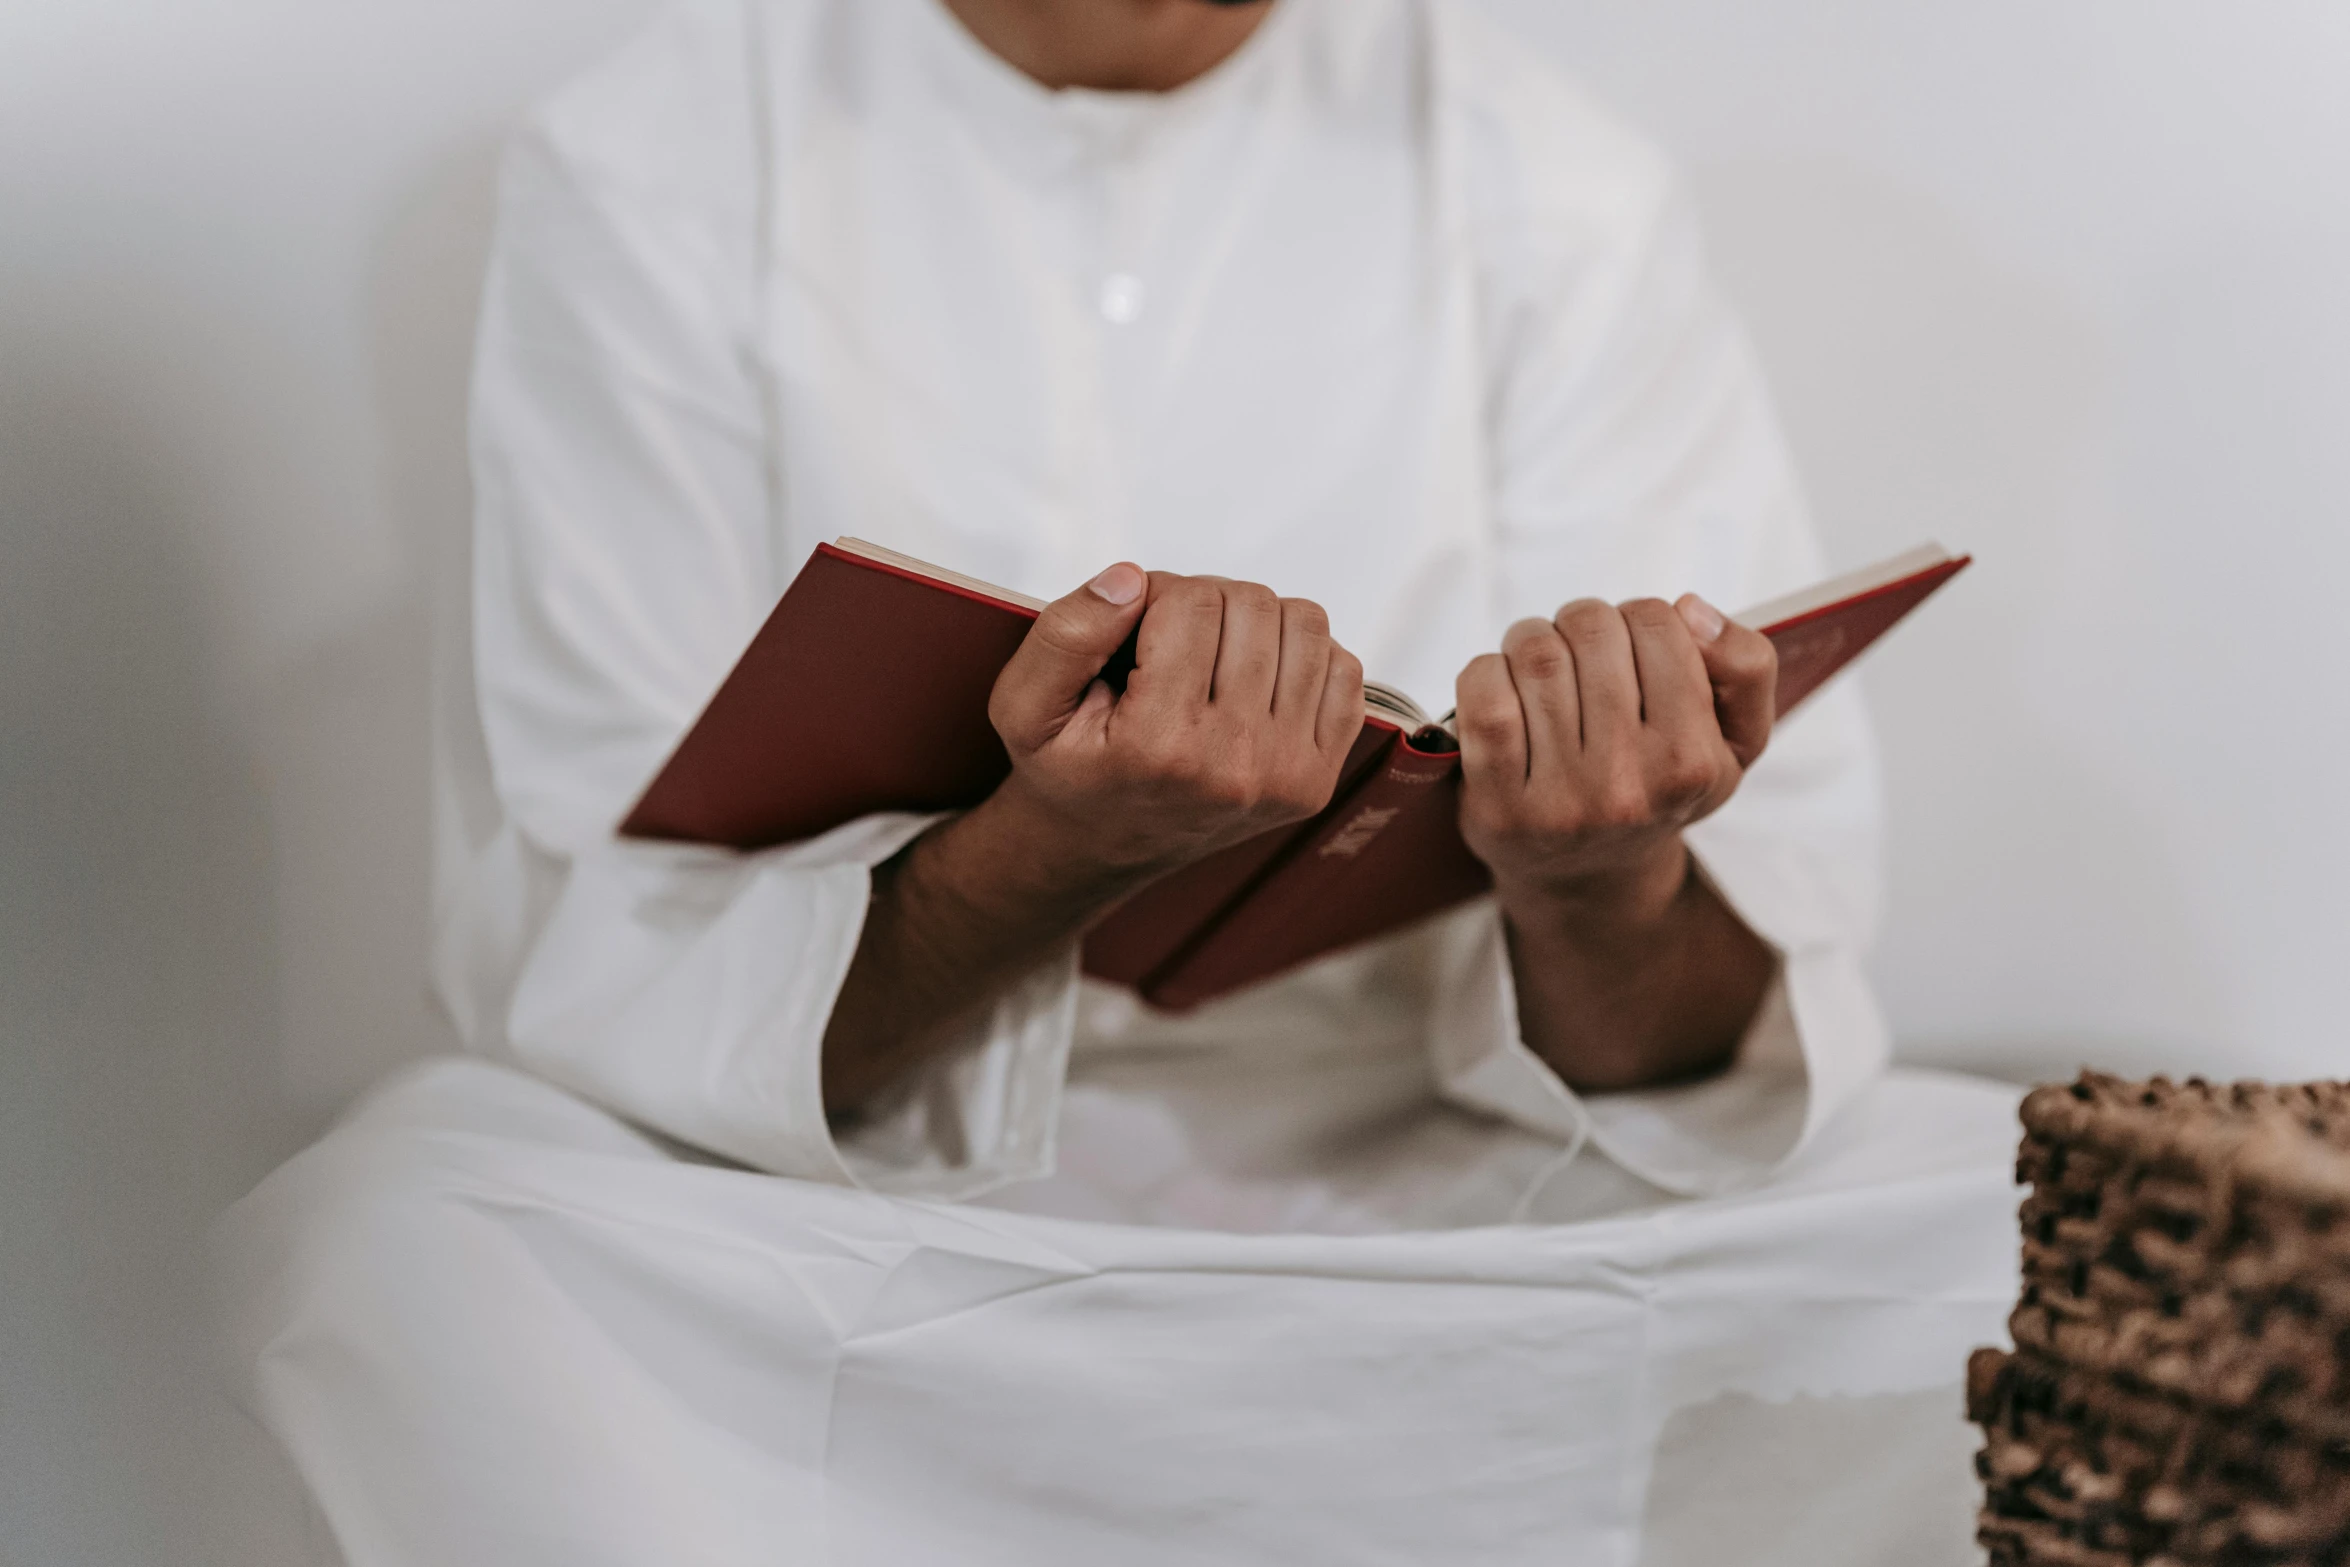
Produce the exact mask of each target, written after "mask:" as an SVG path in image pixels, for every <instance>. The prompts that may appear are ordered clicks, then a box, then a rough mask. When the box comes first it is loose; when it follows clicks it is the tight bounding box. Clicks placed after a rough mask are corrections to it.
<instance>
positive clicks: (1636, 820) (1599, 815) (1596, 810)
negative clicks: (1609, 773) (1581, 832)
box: [1591, 777, 1655, 832]
mask: <svg viewBox="0 0 2350 1567" xmlns="http://www.w3.org/2000/svg"><path fill="white" fill-rule="evenodd" d="M1654 816H1655V811H1654V808H1653V806H1652V805H1651V803H1650V801H1649V798H1648V790H1647V789H1646V788H1645V787H1644V786H1643V785H1642V784H1641V782H1640V781H1639V780H1638V779H1636V778H1628V777H1615V778H1611V779H1609V780H1608V781H1607V782H1606V783H1605V784H1603V785H1601V786H1600V790H1599V793H1598V794H1597V795H1596V796H1595V797H1594V798H1593V800H1592V802H1591V819H1592V823H1593V825H1594V826H1597V827H1601V828H1605V829H1609V830H1612V831H1617V832H1621V831H1625V830H1628V829H1630V828H1635V827H1645V826H1647V825H1648V823H1649V822H1650V821H1651V820H1652V819H1653V818H1654Z"/></svg>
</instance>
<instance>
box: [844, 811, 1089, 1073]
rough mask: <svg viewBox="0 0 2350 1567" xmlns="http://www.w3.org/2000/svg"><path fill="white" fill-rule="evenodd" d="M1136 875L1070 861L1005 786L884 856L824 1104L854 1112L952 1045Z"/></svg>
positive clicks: (853, 966) (848, 982)
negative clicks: (894, 854) (1003, 792)
mask: <svg viewBox="0 0 2350 1567" xmlns="http://www.w3.org/2000/svg"><path fill="white" fill-rule="evenodd" d="M1132 885H1133V878H1132V877H1131V876H1122V875H1120V874H1118V873H1115V872H1112V871H1107V870H1100V869H1096V868H1092V867H1087V866H1085V865H1082V864H1072V863H1067V862H1066V861H1065V860H1064V858H1063V857H1061V856H1059V855H1056V854H1055V853H1054V852H1053V846H1052V844H1051V843H1050V841H1049V837H1048V835H1046V834H1044V833H1042V832H1040V831H1036V830H1031V828H1030V824H1028V823H1027V822H1026V821H1025V820H1024V818H1023V813H1022V812H1021V811H1020V809H1019V807H1018V805H1017V803H1016V802H1014V801H1012V800H1010V799H1009V798H1007V797H1006V796H1004V795H998V796H997V797H996V798H993V799H990V800H989V801H987V802H986V803H984V804H982V805H980V806H979V807H978V808H977V809H975V810H972V811H970V812H968V813H966V814H965V815H962V816H960V817H956V818H953V819H951V820H949V821H946V822H942V823H940V824H939V825H938V826H937V827H935V828H933V829H931V830H930V831H929V832H927V833H925V834H923V835H922V836H921V837H920V838H918V839H916V840H915V841H914V842H913V843H912V844H911V845H910V846H908V848H907V849H906V850H905V851H904V852H902V853H900V854H899V855H898V856H897V857H896V858H894V859H892V860H890V861H888V862H887V863H885V864H883V865H881V866H878V867H876V868H875V870H874V876H873V901H872V906H871V907H870V908H869V909H868V910H867V912H866V916H865V929H864V933H863V935H862V936H861V937H860V939H859V941H858V944H857V952H856V956H855V957H854V958H853V959H852V960H851V961H850V964H849V972H848V975H847V977H846V979H844V980H843V982H842V984H841V991H840V996H839V998H838V1000H837V1001H836V1002H835V1003H834V1006H833V1012H832V1019H831V1022H830V1023H829V1024H828V1025H827V1027H826V1029H825V1033H824V1055H823V1084H824V1105H825V1109H826V1111H827V1112H829V1113H830V1114H832V1115H834V1116H839V1115H842V1114H844V1113H849V1112H853V1111H855V1110H857V1109H858V1108H860V1107H862V1106H863V1105H865V1104H867V1103H869V1102H870V1101H871V1100H872V1099H873V1097H874V1096H875V1095H877V1094H879V1093H881V1092H882V1091H883V1090H884V1089H886V1088H888V1087H889V1086H891V1085H892V1084H894V1083H896V1082H898V1081H900V1080H901V1079H903V1078H905V1077H906V1076H908V1075H909V1074H911V1073H912V1072H914V1071H916V1070H917V1069H919V1068H920V1067H921V1066H923V1065H924V1064H926V1063H928V1062H929V1061H931V1060H932V1059H934V1058H935V1057H937V1056H938V1055H939V1054H940V1053H941V1052H943V1051H944V1050H946V1049H947V1048H948V1047H949V1045H950V1044H951V1043H952V1042H953V1040H954V1038H955V1037H956V1034H957V1031H958V1028H959V1026H960V1025H962V1024H964V1023H965V1022H966V1021H967V1020H968V1019H969V1018H970V1017H971V1015H972V1014H973V1013H974V1012H976V1011H978V1010H979V1009H981V1008H982V1007H985V1006H987V1005H988V1004H989V1003H990V1002H992V1001H993V1000H994V999H995V998H996V997H998V996H1000V995H1001V994H1003V993H1004V991H1006V990H1007V989H1009V988H1010V987H1011V986H1012V985H1013V984H1015V983H1017V982H1018V981H1019V979H1020V978H1021V977H1022V976H1023V975H1025V974H1028V973H1029V972H1031V971H1033V970H1034V969H1035V967H1036V966H1037V965H1038V964H1039V963H1042V962H1044V961H1045V960H1046V959H1048V958H1049V957H1051V956H1052V954H1053V953H1054V952H1056V951H1057V950H1059V949H1060V948H1062V947H1063V946H1064V945H1065V944H1067V943H1068V942H1070V941H1072V940H1074V939H1076V937H1077V936H1079V935H1080V934H1081V933H1082V932H1083V931H1084V929H1085V927H1086V926H1087V925H1088V924H1090V923H1092V921H1093V920H1094V919H1096V918H1097V917H1099V915H1100V914H1101V913H1102V912H1103V911H1105V910H1106V909H1108V908H1109V907H1110V906H1111V905H1112V904H1114V903H1115V902H1116V901H1117V900H1118V899H1119V898H1120V897H1122V896H1123V895H1124V894H1125V893H1126V892H1127V891H1129V890H1131V886H1132Z"/></svg>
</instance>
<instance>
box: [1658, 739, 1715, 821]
mask: <svg viewBox="0 0 2350 1567" xmlns="http://www.w3.org/2000/svg"><path fill="white" fill-rule="evenodd" d="M1719 775H1720V768H1719V766H1718V765H1717V762H1716V759H1715V757H1714V754H1713V751H1712V749H1711V748H1710V747H1707V746H1703V745H1699V744H1697V743H1695V742H1694V741H1677V742H1675V743H1674V744H1673V745H1672V746H1671V747H1670V748H1669V749H1668V750H1667V751H1666V752H1665V756H1664V761H1663V764H1662V765H1661V766H1660V767H1659V768H1658V770H1657V792H1658V793H1659V794H1660V795H1662V796H1664V797H1665V798H1666V799H1667V800H1669V801H1670V802H1671V803H1672V804H1674V805H1675V806H1684V805H1690V804H1694V803H1695V802H1696V801H1699V800H1702V799H1704V798H1705V797H1706V796H1707V795H1708V794H1710V793H1712V792H1713V787H1714V783H1715V781H1716V779H1717V778H1718V777H1719Z"/></svg>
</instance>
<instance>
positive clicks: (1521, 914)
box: [1494, 833, 1691, 932]
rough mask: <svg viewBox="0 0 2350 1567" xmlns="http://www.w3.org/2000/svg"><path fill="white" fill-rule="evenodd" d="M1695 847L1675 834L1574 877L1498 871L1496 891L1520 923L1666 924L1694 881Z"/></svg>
mask: <svg viewBox="0 0 2350 1567" xmlns="http://www.w3.org/2000/svg"><path fill="white" fill-rule="evenodd" d="M1690 871H1691V860H1690V856H1689V849H1688V846H1687V845H1686V844H1684V843H1683V842H1682V841H1681V835H1680V834H1679V833H1673V834H1670V835H1669V836H1667V837H1666V838H1665V839H1663V840H1662V841H1661V842H1659V843H1658V844H1656V845H1655V846H1654V848H1653V849H1651V850H1650V851H1649V852H1647V853H1644V854H1642V855H1640V856H1639V857H1637V858H1635V859H1632V860H1628V861H1625V862H1623V863H1621V864H1617V865H1611V866H1607V867H1605V868H1602V869H1597V870H1590V871H1583V872H1579V873H1577V874H1574V875H1570V876H1547V877H1546V876H1523V877H1520V876H1512V875H1510V874H1508V873H1506V872H1501V871H1497V872H1495V874H1494V892H1495V894H1496V896H1497V897H1498V899H1499V900H1500V903H1501V906H1502V909H1503V911H1504V912H1505V913H1507V914H1508V915H1509V916H1510V917H1511V918H1512V919H1513V920H1515V921H1518V922H1520V923H1525V922H1537V923H1539V924H1541V925H1544V926H1548V927H1551V928H1567V929H1578V930H1584V931H1600V932H1630V931H1636V930H1639V929H1641V928H1643V927H1646V926H1650V925H1654V924H1657V923H1660V922H1661V921H1663V920H1664V919H1665V918H1666V916H1667V915H1669V914H1670V913H1671V912H1672V910H1673V907H1674V905H1675V904H1677V903H1678V902H1679V901H1680V899H1681V895H1682V893H1683V891H1684V890H1685V889H1686V887H1687V886H1688V883H1689V877H1690Z"/></svg>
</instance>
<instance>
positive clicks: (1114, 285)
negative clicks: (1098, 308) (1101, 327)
mask: <svg viewBox="0 0 2350 1567" xmlns="http://www.w3.org/2000/svg"><path fill="white" fill-rule="evenodd" d="M1141 314H1142V279H1140V278H1138V277H1136V276H1135V275H1134V274H1133V273H1131V272H1113V273H1111V274H1110V275H1109V276H1108V277H1106V278H1104V279H1102V319H1103V320H1104V321H1107V322H1109V323H1110V324H1111V325H1112V326H1124V325H1125V324H1126V323H1127V322H1129V321H1132V320H1133V319H1134V318H1135V317H1136V316H1139V315H1141Z"/></svg>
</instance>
